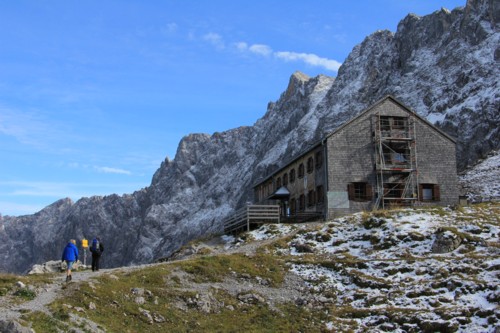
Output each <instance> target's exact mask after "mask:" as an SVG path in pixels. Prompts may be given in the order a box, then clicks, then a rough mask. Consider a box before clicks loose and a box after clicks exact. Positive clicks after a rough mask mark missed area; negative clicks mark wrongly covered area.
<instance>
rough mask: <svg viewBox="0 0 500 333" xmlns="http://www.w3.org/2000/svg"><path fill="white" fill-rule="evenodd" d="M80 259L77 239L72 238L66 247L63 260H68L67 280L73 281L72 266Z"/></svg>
mask: <svg viewBox="0 0 500 333" xmlns="http://www.w3.org/2000/svg"><path fill="white" fill-rule="evenodd" d="M77 260H78V248H77V247H76V241H75V240H74V239H70V241H69V242H68V244H67V245H66V247H65V248H64V251H63V254H62V258H61V262H64V261H66V265H67V268H66V282H68V281H71V279H72V277H71V268H72V267H73V264H74V263H75V262H76V261H77Z"/></svg>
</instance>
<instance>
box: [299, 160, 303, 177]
mask: <svg viewBox="0 0 500 333" xmlns="http://www.w3.org/2000/svg"><path fill="white" fill-rule="evenodd" d="M299 178H304V163H300V165H299Z"/></svg>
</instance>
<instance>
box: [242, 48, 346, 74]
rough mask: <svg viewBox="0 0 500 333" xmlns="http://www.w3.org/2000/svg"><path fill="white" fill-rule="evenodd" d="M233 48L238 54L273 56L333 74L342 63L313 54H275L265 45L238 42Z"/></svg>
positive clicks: (283, 52) (284, 52)
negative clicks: (321, 68) (302, 63)
mask: <svg viewBox="0 0 500 333" xmlns="http://www.w3.org/2000/svg"><path fill="white" fill-rule="evenodd" d="M234 46H235V47H236V49H237V50H238V51H240V52H248V53H252V54H257V55H260V56H266V57H267V56H270V55H273V56H274V57H276V58H277V59H281V60H284V61H302V62H304V63H306V64H308V65H310V66H316V67H323V68H324V69H326V70H329V71H333V72H336V71H338V69H339V67H340V65H342V63H340V62H338V61H336V60H333V59H328V58H322V57H320V56H317V55H316V54H313V53H298V52H288V51H281V52H275V51H273V49H272V48H271V47H270V46H268V45H265V44H252V45H248V44H247V43H245V42H238V43H235V44H234Z"/></svg>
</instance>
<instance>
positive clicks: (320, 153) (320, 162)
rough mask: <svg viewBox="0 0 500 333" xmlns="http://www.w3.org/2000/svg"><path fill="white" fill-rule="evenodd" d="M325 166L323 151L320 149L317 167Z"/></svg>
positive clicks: (317, 155)
mask: <svg viewBox="0 0 500 333" xmlns="http://www.w3.org/2000/svg"><path fill="white" fill-rule="evenodd" d="M322 166H323V152H322V151H321V150H320V151H318V152H316V169H319V168H321V167H322Z"/></svg>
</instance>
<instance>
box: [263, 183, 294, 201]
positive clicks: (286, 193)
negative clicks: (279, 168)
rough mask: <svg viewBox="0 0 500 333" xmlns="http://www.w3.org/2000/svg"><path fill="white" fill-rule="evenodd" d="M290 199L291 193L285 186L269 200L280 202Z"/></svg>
mask: <svg viewBox="0 0 500 333" xmlns="http://www.w3.org/2000/svg"><path fill="white" fill-rule="evenodd" d="M288 197H290V191H288V189H287V188H286V187H285V186H281V187H280V188H279V189H277V190H276V192H274V193H273V194H271V195H270V196H269V197H268V198H267V199H269V200H279V199H287V198H288Z"/></svg>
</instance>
